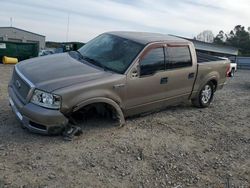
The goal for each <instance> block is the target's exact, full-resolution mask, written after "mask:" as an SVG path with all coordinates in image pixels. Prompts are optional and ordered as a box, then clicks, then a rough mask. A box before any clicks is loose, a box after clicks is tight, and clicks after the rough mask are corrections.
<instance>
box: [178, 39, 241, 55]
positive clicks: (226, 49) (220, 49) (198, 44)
mask: <svg viewBox="0 0 250 188" xmlns="http://www.w3.org/2000/svg"><path fill="white" fill-rule="evenodd" d="M180 38H183V39H186V40H189V41H191V42H193V44H194V47H195V49H196V50H202V51H207V52H214V53H220V54H227V55H232V56H237V55H238V52H239V49H238V48H235V47H231V46H223V45H218V44H213V43H207V42H202V41H198V40H195V39H188V38H184V37H180Z"/></svg>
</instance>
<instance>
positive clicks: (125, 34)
mask: <svg viewBox="0 0 250 188" xmlns="http://www.w3.org/2000/svg"><path fill="white" fill-rule="evenodd" d="M107 34H111V35H115V36H118V37H122V38H125V39H128V40H132V41H135V42H137V43H140V44H143V45H146V44H149V43H153V42H173V43H186V44H189V43H190V41H188V40H186V39H183V38H179V37H175V36H170V35H167V34H160V33H148V32H131V31H113V32H107Z"/></svg>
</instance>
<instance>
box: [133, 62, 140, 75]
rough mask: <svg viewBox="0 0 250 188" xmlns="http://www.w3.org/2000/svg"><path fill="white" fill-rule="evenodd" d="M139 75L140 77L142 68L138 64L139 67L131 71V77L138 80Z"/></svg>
mask: <svg viewBox="0 0 250 188" xmlns="http://www.w3.org/2000/svg"><path fill="white" fill-rule="evenodd" d="M139 75H140V66H139V64H137V66H136V67H134V68H133V69H132V71H131V77H132V78H137V77H139Z"/></svg>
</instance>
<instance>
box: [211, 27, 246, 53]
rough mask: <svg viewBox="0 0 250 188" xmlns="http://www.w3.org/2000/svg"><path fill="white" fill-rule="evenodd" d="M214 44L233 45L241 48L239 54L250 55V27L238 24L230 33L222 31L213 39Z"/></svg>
mask: <svg viewBox="0 0 250 188" xmlns="http://www.w3.org/2000/svg"><path fill="white" fill-rule="evenodd" d="M213 43H214V44H219V45H225V46H232V47H235V48H238V49H239V55H241V56H250V27H248V29H247V30H246V28H245V27H244V26H241V25H237V26H235V27H234V29H233V30H231V31H230V32H229V33H225V32H224V31H222V30H221V31H220V32H219V33H218V34H217V35H216V37H215V38H214V41H213Z"/></svg>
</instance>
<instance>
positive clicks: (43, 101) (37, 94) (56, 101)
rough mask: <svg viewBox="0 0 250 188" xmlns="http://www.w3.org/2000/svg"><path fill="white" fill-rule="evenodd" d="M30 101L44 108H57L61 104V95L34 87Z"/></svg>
mask: <svg viewBox="0 0 250 188" xmlns="http://www.w3.org/2000/svg"><path fill="white" fill-rule="evenodd" d="M30 102H32V103H34V104H37V105H39V106H42V107H45V108H51V109H59V108H60V106H61V97H60V96H58V95H55V94H52V93H47V92H45V91H41V90H38V89H35V91H34V92H33V95H32V98H31V101H30Z"/></svg>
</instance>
